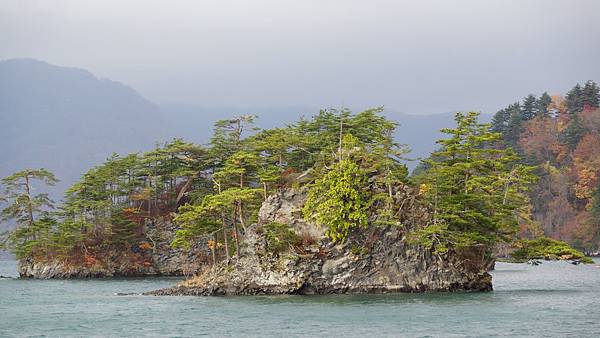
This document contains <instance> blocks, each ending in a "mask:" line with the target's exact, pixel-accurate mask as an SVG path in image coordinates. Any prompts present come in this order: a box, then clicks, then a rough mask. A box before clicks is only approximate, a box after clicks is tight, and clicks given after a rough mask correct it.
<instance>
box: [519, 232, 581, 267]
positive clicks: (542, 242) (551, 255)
mask: <svg viewBox="0 0 600 338" xmlns="http://www.w3.org/2000/svg"><path fill="white" fill-rule="evenodd" d="M515 246H516V247H517V249H516V250H515V251H514V252H513V253H512V257H513V258H515V259H550V260H554V259H573V260H581V261H582V262H583V263H592V260H591V259H590V258H589V257H586V256H585V255H584V254H583V253H581V252H579V251H577V250H576V249H574V248H572V247H571V246H569V244H567V243H565V242H563V241H559V240H555V239H552V238H548V237H540V238H536V239H533V240H526V239H524V240H520V241H518V242H517V243H516V244H515Z"/></svg>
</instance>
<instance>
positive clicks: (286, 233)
mask: <svg viewBox="0 0 600 338" xmlns="http://www.w3.org/2000/svg"><path fill="white" fill-rule="evenodd" d="M263 233H264V235H265V238H266V239H267V251H269V252H272V253H276V254H279V253H281V252H285V251H287V250H289V249H291V248H293V247H294V246H295V245H298V244H300V243H302V238H301V237H300V236H298V234H296V232H295V231H294V230H293V229H292V228H291V227H290V226H288V225H287V224H281V223H277V222H273V223H269V224H267V225H265V226H264V227H263Z"/></svg>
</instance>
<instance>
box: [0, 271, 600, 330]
mask: <svg viewBox="0 0 600 338" xmlns="http://www.w3.org/2000/svg"><path fill="white" fill-rule="evenodd" d="M598 264H600V262H598V261H597V264H596V265H585V266H584V265H579V266H574V265H571V264H569V263H566V262H545V263H544V264H542V265H540V266H530V265H526V264H508V263H498V264H497V269H496V271H494V272H493V277H494V288H495V291H493V292H489V293H474V294H468V293H462V294H457V293H453V294H396V295H361V296H340V295H338V296H276V297H271V296H269V297H266V296H265V297H224V298H223V297H221V298H204V297H150V296H116V295H115V293H117V292H135V293H139V292H144V291H149V290H153V289H156V288H162V287H166V286H169V285H172V284H174V283H176V281H177V280H176V279H112V280H48V281H43V280H19V279H0V336H2V337H4V336H7V337H11V336H136V337H137V336H200V335H206V336H257V337H258V336H278V337H296V336H297V337H300V336H343V337H361V336H371V337H386V336H390V337H392V336H393V337H600V265H598ZM8 274H12V275H14V274H15V263H14V262H12V261H0V275H5V276H6V275H8Z"/></svg>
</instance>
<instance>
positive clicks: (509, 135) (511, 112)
mask: <svg viewBox="0 0 600 338" xmlns="http://www.w3.org/2000/svg"><path fill="white" fill-rule="evenodd" d="M506 113H507V115H508V116H510V118H509V120H508V123H507V125H506V129H505V131H504V134H503V139H504V140H505V141H506V142H507V143H508V145H509V146H511V147H513V148H514V149H517V150H518V149H519V148H520V147H519V136H520V135H521V132H522V131H523V115H522V113H521V105H520V104H519V103H518V102H517V103H514V104H511V105H510V106H508V108H506Z"/></svg>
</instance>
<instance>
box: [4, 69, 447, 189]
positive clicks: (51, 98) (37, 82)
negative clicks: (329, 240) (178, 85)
mask: <svg viewBox="0 0 600 338" xmlns="http://www.w3.org/2000/svg"><path fill="white" fill-rule="evenodd" d="M317 111H318V108H317V107H252V108H239V107H203V106H196V105H187V104H164V105H162V106H158V105H157V104H154V103H152V102H150V101H149V100H147V99H145V98H144V97H142V96H141V95H140V94H139V93H137V92H136V91H135V90H134V89H132V88H130V87H128V86H126V85H123V84H121V83H119V82H115V81H112V80H108V79H99V78H97V77H96V76H94V75H93V74H92V73H90V72H88V71H86V70H82V69H76V68H67V67H59V66H55V65H51V64H48V63H45V62H42V61H36V60H32V59H14V60H6V61H0V135H1V136H2V143H1V144H0V158H1V159H2V161H1V162H0V163H1V165H0V176H1V177H4V176H6V175H9V174H10V173H12V172H15V171H17V170H21V169H23V168H37V167H44V168H47V169H49V170H51V171H52V172H54V173H55V174H56V176H57V177H58V178H59V179H60V180H61V182H60V183H59V184H58V185H57V186H56V187H55V188H54V189H53V190H52V191H51V194H52V196H53V197H54V198H55V199H60V197H61V196H62V193H63V191H64V190H65V189H66V188H67V187H68V186H69V185H71V184H72V183H73V182H74V181H76V180H77V179H78V178H79V177H80V176H81V174H83V173H84V172H85V171H86V170H87V169H89V168H91V167H92V166H94V165H97V164H99V163H101V162H102V161H103V160H104V159H106V158H107V157H108V156H110V155H111V154H112V153H113V152H117V153H119V154H127V153H131V152H138V151H145V150H149V149H151V148H152V147H154V145H155V144H156V143H159V142H165V141H168V140H170V139H172V138H174V137H179V138H183V139H184V140H187V141H191V142H196V143H206V142H208V141H209V139H210V135H211V132H212V124H213V123H214V122H215V121H216V120H219V119H223V118H227V117H229V116H234V115H238V114H256V115H258V116H259V118H258V119H257V123H256V124H257V126H258V127H262V128H270V127H275V126H283V125H285V124H288V123H292V122H293V121H295V120H297V119H298V118H300V117H301V116H305V117H310V116H312V115H313V114H315V113H316V112H317ZM386 114H387V116H388V117H389V118H391V119H393V120H395V121H398V122H400V127H399V129H398V132H397V139H398V141H399V142H401V143H404V144H407V145H408V146H409V147H410V148H411V149H412V152H411V153H410V154H409V157H411V158H417V157H424V156H427V155H428V154H429V152H431V151H432V150H433V149H434V148H435V139H437V138H438V137H439V132H438V131H439V129H440V128H443V127H448V126H451V125H452V116H453V114H451V113H446V114H438V115H409V114H403V113H397V112H393V111H388V112H386ZM408 165H409V167H411V168H413V167H414V166H415V165H416V161H415V162H411V163H408Z"/></svg>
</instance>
